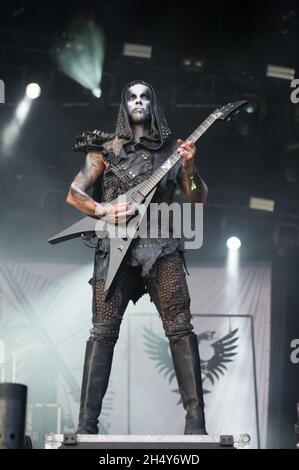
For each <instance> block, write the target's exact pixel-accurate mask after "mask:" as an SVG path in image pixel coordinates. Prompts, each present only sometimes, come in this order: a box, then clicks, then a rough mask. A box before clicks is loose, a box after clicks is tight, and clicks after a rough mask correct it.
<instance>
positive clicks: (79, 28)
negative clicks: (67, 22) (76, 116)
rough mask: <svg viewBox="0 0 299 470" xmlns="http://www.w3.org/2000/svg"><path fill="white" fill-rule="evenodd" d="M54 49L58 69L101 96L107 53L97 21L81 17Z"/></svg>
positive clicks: (95, 94)
mask: <svg viewBox="0 0 299 470" xmlns="http://www.w3.org/2000/svg"><path fill="white" fill-rule="evenodd" d="M54 50H55V54H56V61H57V64H58V67H59V69H60V70H61V71H62V72H63V73H64V74H65V75H67V76H68V77H70V78H72V79H73V80H75V81H76V82H77V83H79V84H80V85H82V86H83V87H84V88H86V89H87V90H90V91H91V92H92V93H93V95H94V96H96V97H97V98H99V97H100V84H101V80H102V73H103V61H104V55H105V39H104V34H103V32H102V31H101V30H100V29H99V28H98V27H97V26H96V25H95V24H92V25H90V24H86V23H83V22H82V21H80V23H76V24H73V26H72V28H71V31H69V32H68V34H67V35H66V38H64V42H63V43H62V42H61V43H59V44H56V47H55V48H54Z"/></svg>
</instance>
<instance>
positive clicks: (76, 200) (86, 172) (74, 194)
mask: <svg viewBox="0 0 299 470" xmlns="http://www.w3.org/2000/svg"><path fill="white" fill-rule="evenodd" d="M106 165H107V164H106V163H105V162H104V159H103V156H102V154H101V153H100V152H99V151H97V150H93V151H91V152H89V153H88V154H87V155H86V160H85V163H84V165H83V166H82V168H81V170H80V171H79V173H78V174H77V176H76V177H75V179H74V181H73V182H72V184H71V186H70V189H69V192H68V195H67V198H66V202H67V203H68V204H70V205H71V206H73V207H75V208H76V209H78V210H79V211H81V212H83V213H84V214H86V215H89V216H92V217H95V216H97V217H98V216H99V214H98V215H96V213H95V209H96V207H97V206H99V204H98V203H97V202H96V201H94V200H93V199H92V198H91V197H90V196H89V195H88V194H87V193H86V191H88V190H89V189H90V188H91V187H92V185H93V184H94V183H95V182H96V180H97V179H98V177H99V176H100V175H101V174H102V173H103V171H104V170H105V168H106Z"/></svg>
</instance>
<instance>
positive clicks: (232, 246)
mask: <svg viewBox="0 0 299 470" xmlns="http://www.w3.org/2000/svg"><path fill="white" fill-rule="evenodd" d="M226 246H227V248H228V249H229V250H232V251H237V250H239V248H240V246H241V240H240V238H238V237H229V238H228V240H227V242H226Z"/></svg>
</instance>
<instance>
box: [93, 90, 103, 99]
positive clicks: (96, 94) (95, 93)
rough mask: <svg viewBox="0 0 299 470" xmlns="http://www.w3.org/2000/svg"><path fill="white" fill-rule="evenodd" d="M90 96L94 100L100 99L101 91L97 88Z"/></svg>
mask: <svg viewBox="0 0 299 470" xmlns="http://www.w3.org/2000/svg"><path fill="white" fill-rule="evenodd" d="M92 94H93V95H94V96H95V97H96V98H100V97H101V95H102V90H101V88H99V87H97V88H94V89H93V90H92Z"/></svg>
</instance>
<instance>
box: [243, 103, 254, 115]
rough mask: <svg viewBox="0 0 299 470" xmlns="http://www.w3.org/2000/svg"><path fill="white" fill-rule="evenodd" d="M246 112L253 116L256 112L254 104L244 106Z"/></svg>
mask: <svg viewBox="0 0 299 470" xmlns="http://www.w3.org/2000/svg"><path fill="white" fill-rule="evenodd" d="M244 111H246V113H248V114H252V113H254V112H255V111H256V107H255V106H254V105H253V104H251V103H248V104H246V105H245V106H244Z"/></svg>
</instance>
